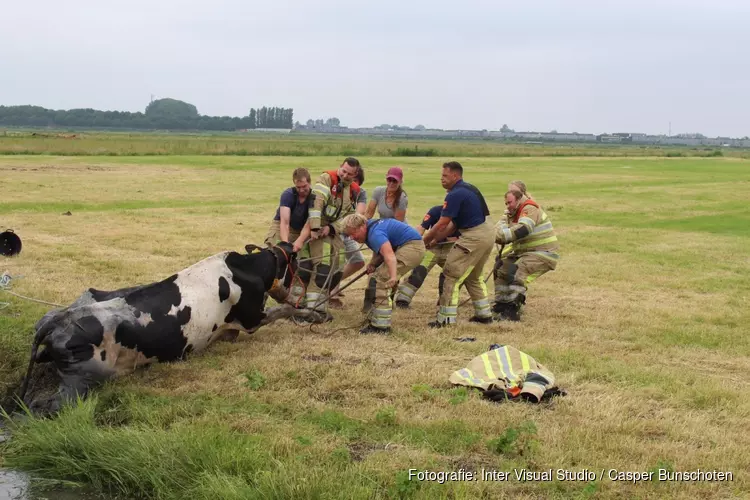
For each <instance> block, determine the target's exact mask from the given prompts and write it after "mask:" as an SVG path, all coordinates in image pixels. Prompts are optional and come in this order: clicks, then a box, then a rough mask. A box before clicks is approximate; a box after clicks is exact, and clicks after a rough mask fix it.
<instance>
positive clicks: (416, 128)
mask: <svg viewBox="0 0 750 500" xmlns="http://www.w3.org/2000/svg"><path fill="white" fill-rule="evenodd" d="M425 129H426V127H425V126H424V125H417V126H415V127H414V130H425Z"/></svg>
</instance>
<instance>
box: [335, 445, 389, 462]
mask: <svg viewBox="0 0 750 500" xmlns="http://www.w3.org/2000/svg"><path fill="white" fill-rule="evenodd" d="M346 447H347V448H348V449H349V455H350V456H351V457H352V461H353V462H361V461H363V460H364V459H365V458H367V456H368V455H369V454H371V453H374V452H376V451H393V450H395V449H396V448H398V447H399V445H397V444H393V443H386V444H382V443H364V442H361V441H358V442H355V443H349V444H348V445H347V446H346Z"/></svg>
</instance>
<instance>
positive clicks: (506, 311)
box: [492, 302, 521, 321]
mask: <svg viewBox="0 0 750 500" xmlns="http://www.w3.org/2000/svg"><path fill="white" fill-rule="evenodd" d="M492 312H493V313H495V315H494V320H495V321H504V320H508V321H521V316H520V314H519V305H518V304H516V303H515V302H495V305H494V306H493V307H492Z"/></svg>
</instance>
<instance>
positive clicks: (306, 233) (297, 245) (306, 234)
mask: <svg viewBox="0 0 750 500" xmlns="http://www.w3.org/2000/svg"><path fill="white" fill-rule="evenodd" d="M309 238H310V223H309V222H308V223H305V227H303V228H302V231H300V232H299V238H297V239H296V240H295V242H294V251H295V252H299V251H300V250H302V247H303V246H305V242H306V241H307V240H308V239H309Z"/></svg>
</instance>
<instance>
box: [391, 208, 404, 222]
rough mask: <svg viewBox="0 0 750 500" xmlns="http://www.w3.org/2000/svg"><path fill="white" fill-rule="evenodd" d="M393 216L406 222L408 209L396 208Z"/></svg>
mask: <svg viewBox="0 0 750 500" xmlns="http://www.w3.org/2000/svg"><path fill="white" fill-rule="evenodd" d="M393 217H394V218H395V219H396V220H400V221H401V222H404V219H406V210H395V211H394V212H393Z"/></svg>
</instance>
